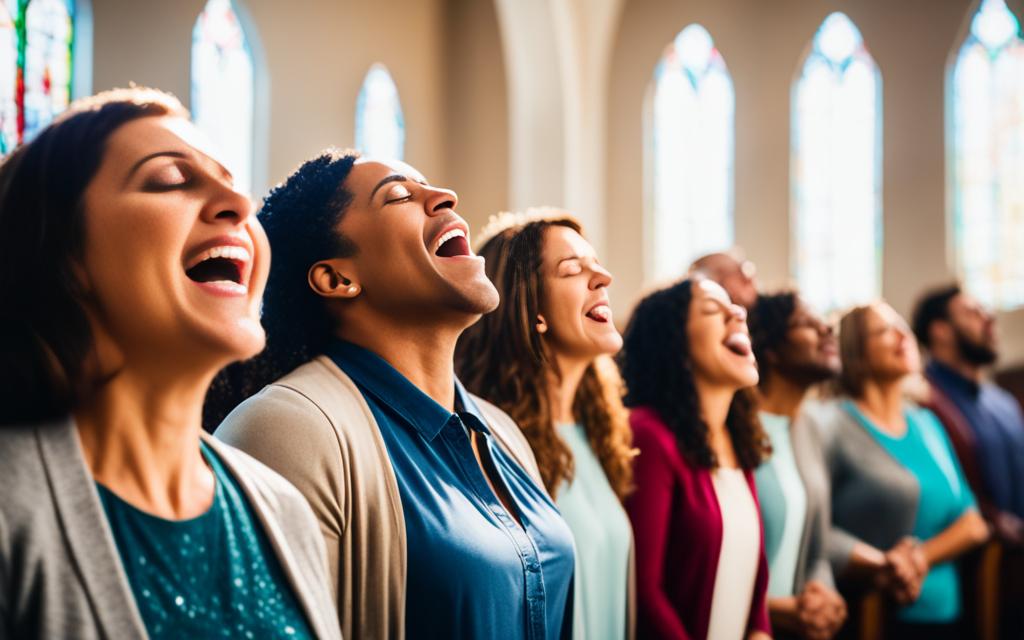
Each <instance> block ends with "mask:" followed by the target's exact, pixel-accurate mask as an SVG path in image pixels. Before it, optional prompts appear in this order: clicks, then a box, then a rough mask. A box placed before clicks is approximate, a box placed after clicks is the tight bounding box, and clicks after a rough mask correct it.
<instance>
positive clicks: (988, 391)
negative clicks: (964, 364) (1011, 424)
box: [981, 382, 1022, 416]
mask: <svg viewBox="0 0 1024 640" xmlns="http://www.w3.org/2000/svg"><path fill="white" fill-rule="evenodd" d="M981 388H982V390H983V392H984V393H985V395H986V396H988V397H989V398H991V399H992V401H993V402H995V403H996V404H998V405H999V406H1000V407H1001V408H1003V409H1005V410H1008V411H1011V412H1013V413H1015V414H1017V415H1018V416H1020V415H1021V412H1022V411H1021V405H1020V402H1018V401H1017V398H1016V397H1015V396H1014V395H1013V394H1012V393H1010V392H1009V391H1007V390H1006V389H1004V388H1002V387H1000V386H999V385H997V384H994V383H992V382H986V383H985V384H983V385H982V387H981Z"/></svg>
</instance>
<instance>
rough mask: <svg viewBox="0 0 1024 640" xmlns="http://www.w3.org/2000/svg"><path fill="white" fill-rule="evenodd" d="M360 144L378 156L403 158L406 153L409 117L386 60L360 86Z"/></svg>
mask: <svg viewBox="0 0 1024 640" xmlns="http://www.w3.org/2000/svg"><path fill="white" fill-rule="evenodd" d="M356 148H357V149H359V150H360V151H362V152H363V154H365V155H367V156H372V157H375V158H393V159H395V160H401V159H402V158H403V156H404V154H405V119H404V118H403V117H402V105H401V103H400V102H399V101H398V87H396V86H395V81H394V80H392V79H391V74H390V73H388V70H387V67H385V66H384V65H382V64H375V65H373V66H372V67H370V70H369V71H368V72H367V74H366V79H365V80H363V86H362V88H361V89H360V90H359V97H358V98H357V100H356Z"/></svg>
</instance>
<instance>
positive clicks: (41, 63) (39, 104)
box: [22, 0, 74, 140]
mask: <svg viewBox="0 0 1024 640" xmlns="http://www.w3.org/2000/svg"><path fill="white" fill-rule="evenodd" d="M22 6H24V5H22ZM72 11H73V8H72V5H71V4H69V2H68V0H30V1H29V2H28V5H27V6H26V7H25V9H24V24H25V55H24V67H23V70H24V94H23V96H22V108H23V118H24V128H23V133H22V135H23V139H25V140H30V139H31V138H32V137H33V136H34V135H35V134H36V133H37V132H38V131H39V130H40V129H42V128H43V127H45V126H46V125H48V124H50V122H52V121H53V118H54V117H55V116H56V115H57V114H59V113H60V112H61V111H63V110H64V109H66V108H67V106H68V104H70V102H71V45H72V36H73V34H74V29H73V28H72V24H73V22H72Z"/></svg>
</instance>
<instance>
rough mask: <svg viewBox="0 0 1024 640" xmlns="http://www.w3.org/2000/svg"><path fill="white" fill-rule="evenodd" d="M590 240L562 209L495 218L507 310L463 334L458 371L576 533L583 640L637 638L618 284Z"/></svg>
mask: <svg viewBox="0 0 1024 640" xmlns="http://www.w3.org/2000/svg"><path fill="white" fill-rule="evenodd" d="M581 233H582V229H581V226H580V224H579V222H577V221H576V220H575V219H574V218H572V217H571V216H569V215H567V214H565V213H564V212H559V211H555V210H532V211H528V212H527V213H525V214H503V215H500V216H498V217H496V218H494V219H492V222H491V224H490V225H489V226H488V228H486V229H485V230H484V232H483V238H482V241H483V246H482V247H481V249H480V251H479V254H480V255H482V256H484V258H485V259H486V261H487V275H488V276H489V277H490V278H491V280H492V281H493V282H494V284H495V286H496V287H497V288H498V291H499V293H500V294H501V303H500V305H499V307H498V309H497V310H496V311H494V312H492V313H490V314H488V315H485V316H484V317H483V319H482V320H480V322H478V323H477V324H476V325H474V326H473V327H471V328H470V329H469V330H467V331H466V332H465V333H463V334H462V337H461V339H460V340H459V345H458V350H457V353H456V367H457V370H458V374H459V377H460V378H461V380H462V381H463V383H464V384H465V385H466V387H467V388H469V389H470V390H471V391H473V392H474V393H476V394H478V395H480V396H482V397H484V398H486V399H488V400H490V401H491V402H493V403H495V404H496V405H498V406H499V407H500V408H501V409H503V410H504V411H506V412H507V413H508V414H509V415H510V416H511V417H512V419H513V420H514V421H515V422H516V423H518V424H519V426H520V428H521V429H522V430H523V433H524V435H525V436H526V439H527V440H528V441H529V443H530V445H531V447H532V448H533V452H534V455H535V456H536V459H537V464H538V466H539V467H540V473H541V476H542V478H543V479H544V484H545V486H546V488H547V490H548V492H549V493H551V495H552V497H554V498H555V500H556V504H557V505H558V507H559V509H560V510H561V512H562V515H563V517H564V518H565V520H566V521H567V522H568V523H569V527H570V528H571V529H572V531H573V534H574V536H575V538H576V547H577V568H576V581H575V589H576V591H575V594H576V595H575V597H576V614H575V625H576V626H575V635H576V637H586V638H623V637H626V636H627V635H631V634H632V624H631V623H630V622H629V618H630V615H629V612H628V607H627V601H628V600H629V577H628V574H629V564H630V560H629V558H630V549H631V546H632V532H631V529H630V526H629V520H628V519H627V517H626V513H625V511H624V510H623V508H622V505H621V500H622V499H623V498H624V497H625V495H626V494H627V493H628V492H629V489H630V485H631V481H632V474H631V469H630V462H631V458H632V456H633V451H632V448H631V446H630V435H629V424H628V422H627V420H626V416H625V411H624V409H623V408H622V403H621V400H620V399H619V384H618V378H617V376H616V374H615V371H614V366H613V365H612V363H611V362H610V360H609V359H608V357H609V355H610V354H614V353H615V352H617V351H618V350H619V348H620V347H621V346H622V338H621V336H619V333H618V331H616V329H615V325H614V324H612V316H611V309H610V307H609V301H608V293H607V288H608V285H609V284H611V281H612V277H611V274H609V273H608V271H606V270H605V269H604V267H602V266H601V264H600V263H599V262H598V260H597V256H596V255H595V253H594V248H593V247H591V246H590V244H589V243H588V242H587V241H586V240H585V239H584V238H583V236H582V235H581Z"/></svg>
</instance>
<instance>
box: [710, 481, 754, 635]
mask: <svg viewBox="0 0 1024 640" xmlns="http://www.w3.org/2000/svg"><path fill="white" fill-rule="evenodd" d="M711 483H712V485H713V486H714V488H715V496H716V497H717V498H718V506H719V508H720V509H721V511H722V550H721V552H720V553H719V554H718V569H717V571H716V573H715V591H714V594H713V595H712V597H711V621H710V623H709V624H708V635H707V637H708V639H709V640H742V639H743V638H744V637H745V636H746V633H747V620H748V619H749V618H750V602H751V600H752V599H753V597H754V583H755V582H756V581H757V563H758V552H759V551H760V547H761V526H760V524H759V519H758V515H757V505H756V504H755V503H754V496H753V494H751V492H750V486H749V485H748V484H747V479H746V477H745V476H744V475H743V470H742V469H723V468H718V469H716V470H714V471H713V472H712V473H711Z"/></svg>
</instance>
